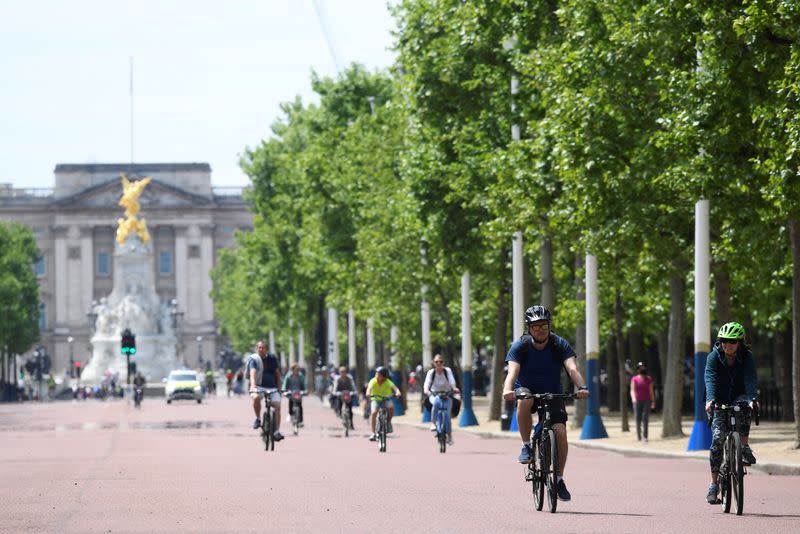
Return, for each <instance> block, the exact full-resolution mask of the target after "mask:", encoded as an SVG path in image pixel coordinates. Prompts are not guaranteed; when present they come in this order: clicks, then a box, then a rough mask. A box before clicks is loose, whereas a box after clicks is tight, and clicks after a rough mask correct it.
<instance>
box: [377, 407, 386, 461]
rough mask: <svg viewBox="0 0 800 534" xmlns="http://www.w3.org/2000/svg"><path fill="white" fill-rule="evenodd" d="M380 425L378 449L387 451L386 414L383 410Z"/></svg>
mask: <svg viewBox="0 0 800 534" xmlns="http://www.w3.org/2000/svg"><path fill="white" fill-rule="evenodd" d="M379 423H380V425H379V427H378V450H379V451H380V452H386V430H388V429H387V428H386V414H385V413H383V412H381V414H380V415H379Z"/></svg>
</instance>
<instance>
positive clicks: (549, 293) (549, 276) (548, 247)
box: [539, 237, 556, 312]
mask: <svg viewBox="0 0 800 534" xmlns="http://www.w3.org/2000/svg"><path fill="white" fill-rule="evenodd" d="M540 254H541V256H540V259H541V262H540V265H539V269H540V271H541V275H542V301H541V302H542V305H543V306H546V307H547V309H549V310H550V311H551V312H552V311H553V308H555V306H556V282H555V278H554V277H553V243H552V241H550V238H549V237H545V238H544V239H543V240H542V246H541V249H540Z"/></svg>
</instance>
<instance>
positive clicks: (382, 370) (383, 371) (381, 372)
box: [375, 365, 389, 378]
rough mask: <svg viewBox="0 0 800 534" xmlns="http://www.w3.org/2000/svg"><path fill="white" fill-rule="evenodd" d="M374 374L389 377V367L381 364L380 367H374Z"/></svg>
mask: <svg viewBox="0 0 800 534" xmlns="http://www.w3.org/2000/svg"><path fill="white" fill-rule="evenodd" d="M375 374H376V375H381V376H382V377H383V378H389V369H387V368H386V367H384V366H382V365H381V366H380V367H378V368H377V369H375Z"/></svg>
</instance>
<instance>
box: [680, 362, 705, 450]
mask: <svg viewBox="0 0 800 534" xmlns="http://www.w3.org/2000/svg"><path fill="white" fill-rule="evenodd" d="M707 358H708V353H707V352H695V353H694V426H692V434H691V436H689V447H688V448H687V449H686V450H689V451H707V450H709V449H710V448H711V427H710V426H708V417H707V416H706V406H705V404H704V402H703V401H704V399H705V393H706V384H705V371H706V359H707Z"/></svg>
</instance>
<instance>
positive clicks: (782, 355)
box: [773, 323, 794, 421]
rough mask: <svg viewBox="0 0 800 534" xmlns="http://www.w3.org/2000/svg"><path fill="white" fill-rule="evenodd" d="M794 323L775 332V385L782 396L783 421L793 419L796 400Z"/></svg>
mask: <svg viewBox="0 0 800 534" xmlns="http://www.w3.org/2000/svg"><path fill="white" fill-rule="evenodd" d="M791 339H792V325H791V323H788V324H787V325H786V326H785V327H784V328H783V330H781V331H779V332H776V333H775V338H774V339H773V353H774V354H775V385H776V386H777V387H778V393H779V394H780V396H781V421H793V420H794V419H793V418H792V416H793V415H794V402H793V399H792V351H791Z"/></svg>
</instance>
